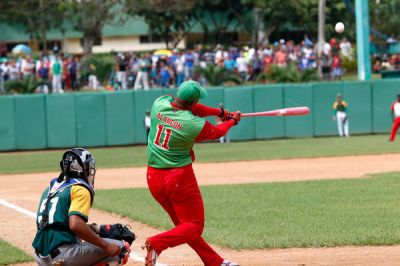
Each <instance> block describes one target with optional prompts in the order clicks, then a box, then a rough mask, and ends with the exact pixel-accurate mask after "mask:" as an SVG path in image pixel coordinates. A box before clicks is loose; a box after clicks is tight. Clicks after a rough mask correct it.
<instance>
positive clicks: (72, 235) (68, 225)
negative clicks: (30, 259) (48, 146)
mask: <svg viewBox="0 0 400 266" xmlns="http://www.w3.org/2000/svg"><path fill="white" fill-rule="evenodd" d="M60 167H61V173H60V176H59V177H58V178H54V179H53V180H52V181H51V182H50V185H49V187H48V188H47V189H46V190H45V191H44V192H43V194H42V197H41V199H40V203H39V208H38V212H37V220H36V225H37V229H38V230H37V233H36V236H35V239H34V240H33V243H32V246H33V248H34V249H35V260H36V262H37V263H38V265H65V266H84V265H107V264H108V263H111V262H113V263H115V264H119V263H121V262H122V261H123V258H124V257H125V256H126V255H127V256H129V251H128V250H129V249H127V248H128V247H127V246H125V243H124V242H123V241H120V240H114V239H108V238H101V237H100V236H98V235H97V234H96V233H95V232H94V231H93V230H92V229H91V228H90V227H89V226H88V225H87V224H86V222H87V221H88V215H89V209H90V207H91V206H92V203H93V197H94V189H93V188H94V178H95V174H96V166H95V159H94V157H93V156H92V155H91V154H90V152H89V151H88V150H85V149H82V148H74V149H71V150H68V151H67V152H65V153H64V155H63V157H62V160H61V162H60ZM81 240H85V242H82V241H81ZM124 259H125V260H126V258H124ZM124 262H125V261H124Z"/></svg>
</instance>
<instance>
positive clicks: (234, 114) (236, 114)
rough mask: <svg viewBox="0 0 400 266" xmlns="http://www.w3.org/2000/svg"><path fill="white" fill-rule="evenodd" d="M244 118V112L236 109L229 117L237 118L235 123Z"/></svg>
mask: <svg viewBox="0 0 400 266" xmlns="http://www.w3.org/2000/svg"><path fill="white" fill-rule="evenodd" d="M241 118H242V112H240V111H236V112H232V113H230V114H229V119H232V120H235V125H237V124H239V122H240V119H241Z"/></svg>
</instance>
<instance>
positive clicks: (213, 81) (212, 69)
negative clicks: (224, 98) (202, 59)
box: [195, 64, 242, 86]
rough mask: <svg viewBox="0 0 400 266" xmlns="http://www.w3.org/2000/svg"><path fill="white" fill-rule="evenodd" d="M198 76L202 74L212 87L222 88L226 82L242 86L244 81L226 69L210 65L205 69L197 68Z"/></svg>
mask: <svg viewBox="0 0 400 266" xmlns="http://www.w3.org/2000/svg"><path fill="white" fill-rule="evenodd" d="M195 73H196V74H201V75H202V76H203V77H204V78H205V79H206V81H207V83H208V84H209V85H211V86H220V85H222V84H223V83H224V82H227V81H232V82H234V83H236V84H241V83H242V80H241V79H240V78H239V77H238V76H235V75H234V74H232V73H231V72H230V71H229V70H227V69H226V68H225V67H221V66H217V65H214V64H209V65H207V67H205V68H201V67H197V68H196V69H195Z"/></svg>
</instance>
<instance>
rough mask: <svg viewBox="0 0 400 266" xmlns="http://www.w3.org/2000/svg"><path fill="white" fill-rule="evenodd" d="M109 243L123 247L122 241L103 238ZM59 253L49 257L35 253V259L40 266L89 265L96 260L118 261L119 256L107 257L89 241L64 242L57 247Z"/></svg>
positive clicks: (96, 261)
mask: <svg viewBox="0 0 400 266" xmlns="http://www.w3.org/2000/svg"><path fill="white" fill-rule="evenodd" d="M104 240H106V241H107V242H109V243H114V244H116V245H118V246H119V247H120V248H123V247H124V244H123V243H122V241H119V240H114V239H108V238H104ZM58 249H59V250H60V255H58V256H56V257H55V258H53V259H52V258H51V257H50V255H49V256H46V257H42V256H38V255H37V254H35V260H36V262H37V264H38V265H40V266H54V265H58V266H89V265H93V264H96V263H98V262H106V263H107V262H117V263H118V262H119V261H120V257H118V256H116V257H107V255H106V254H105V252H104V250H103V249H102V248H100V247H98V246H95V245H93V244H91V243H89V242H79V243H76V244H65V245H61V246H59V247H58Z"/></svg>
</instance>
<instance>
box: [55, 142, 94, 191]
mask: <svg viewBox="0 0 400 266" xmlns="http://www.w3.org/2000/svg"><path fill="white" fill-rule="evenodd" d="M60 168H61V172H62V173H63V174H64V176H65V177H66V178H81V179H84V180H86V181H87V182H88V183H89V185H91V186H92V187H94V177H95V175H96V160H95V159H94V157H93V156H92V154H91V153H90V152H89V151H88V150H86V149H83V148H73V149H71V150H68V151H66V152H65V153H64V155H63V157H62V160H61V161H60Z"/></svg>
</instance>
